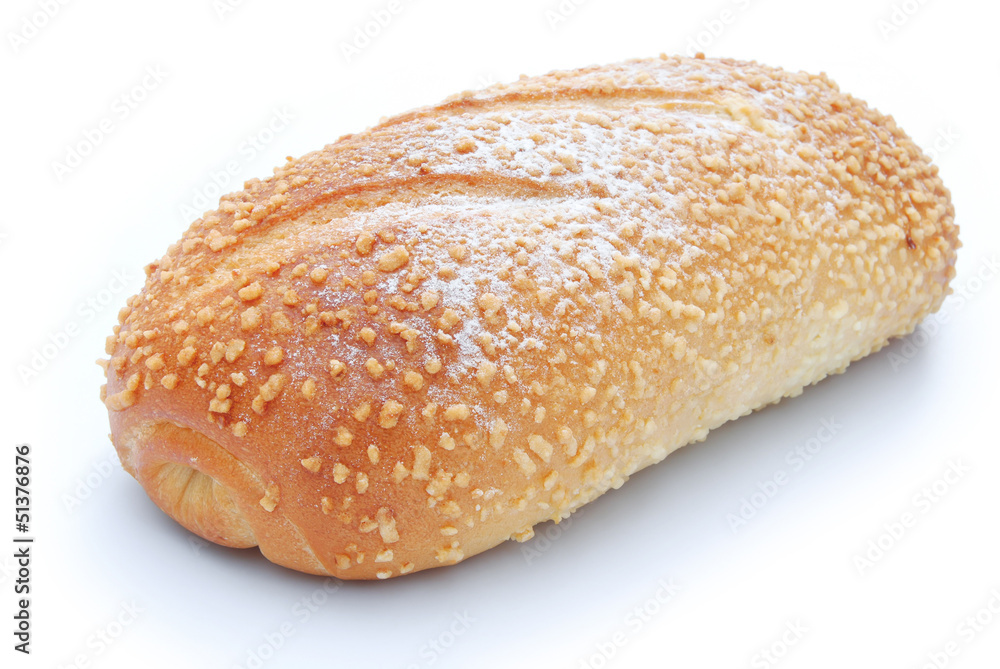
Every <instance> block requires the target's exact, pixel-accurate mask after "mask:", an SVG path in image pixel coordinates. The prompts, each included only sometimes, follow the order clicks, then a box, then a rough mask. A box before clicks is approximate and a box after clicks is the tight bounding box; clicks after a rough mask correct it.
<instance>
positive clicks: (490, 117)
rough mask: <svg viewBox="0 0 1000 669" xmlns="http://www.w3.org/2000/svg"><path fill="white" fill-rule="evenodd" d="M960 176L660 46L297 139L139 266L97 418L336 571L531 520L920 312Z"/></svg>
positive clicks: (253, 541) (223, 529)
mask: <svg viewBox="0 0 1000 669" xmlns="http://www.w3.org/2000/svg"><path fill="white" fill-rule="evenodd" d="M957 246H958V241H957V228H956V226H955V225H954V224H953V210H952V207H951V204H950V200H949V195H948V192H947V190H946V189H945V188H944V186H943V185H942V183H941V181H940V179H939V178H938V175H937V169H936V168H935V167H934V166H932V165H931V164H930V162H929V160H928V159H927V157H926V156H925V155H924V154H922V153H921V152H920V151H919V149H918V148H917V147H916V146H915V145H914V144H913V143H912V142H911V141H910V140H909V138H907V137H906V135H904V134H903V133H902V131H901V130H899V128H897V127H896V125H895V123H894V122H893V120H892V119H891V118H888V117H885V116H882V115H881V114H879V113H878V112H876V111H874V110H872V109H870V108H869V107H867V106H866V105H865V104H864V103H863V102H860V101H858V100H855V99H853V98H851V97H850V96H847V95H844V94H842V93H840V92H839V91H838V90H837V88H836V86H835V85H834V84H832V83H831V82H830V81H829V80H828V79H826V78H825V77H824V76H822V75H821V76H815V75H808V74H804V73H799V74H792V73H788V72H784V71H781V70H778V69H774V68H769V67H765V66H761V65H758V64H755V63H742V62H735V61H728V60H704V59H685V58H661V59H659V60H637V61H630V62H626V63H622V64H618V65H612V66H607V67H593V68H587V69H583V70H578V71H574V72H556V73H552V74H549V75H546V76H542V77H536V78H531V79H523V80H521V81H519V82H517V83H515V84H511V85H500V86H494V87H492V88H490V89H487V90H485V91H481V92H478V93H470V94H463V95H461V96H458V97H456V98H453V99H450V100H448V101H446V102H444V103H442V104H441V105H438V106H435V107H429V108H425V109H420V110H416V111H413V112H409V113H407V114H403V115H401V116H397V117H395V118H393V119H390V120H388V121H386V122H384V123H382V124H380V125H378V126H376V127H374V128H371V129H370V130H367V131H365V132H363V133H360V134H358V135H353V136H347V137H344V138H341V139H340V140H339V141H338V142H337V143H335V144H332V145H329V146H327V147H325V148H324V149H323V150H321V151H317V152H314V153H310V154H308V155H306V156H303V157H302V158H300V159H298V160H292V161H289V162H288V163H287V164H286V165H285V166H283V167H281V168H278V169H276V170H275V174H274V176H273V177H272V178H270V179H267V180H265V181H258V180H252V181H250V182H247V184H246V189H245V190H244V191H242V192H239V193H234V194H231V195H228V196H225V197H224V198H222V201H221V203H220V207H219V209H218V210H216V211H213V212H209V213H208V214H206V215H205V216H204V217H203V218H201V219H199V220H197V221H195V223H194V224H193V225H192V226H191V228H190V229H189V230H188V231H187V232H186V233H185V235H184V237H183V238H182V240H181V241H180V242H179V243H178V244H176V245H174V246H172V247H171V248H170V250H169V251H168V253H167V254H166V255H165V256H163V258H161V259H160V260H159V261H158V262H155V263H152V264H151V265H150V266H149V267H148V276H149V278H148V280H147V283H146V286H145V288H144V289H143V291H142V293H140V294H139V295H137V296H135V297H133V298H131V299H130V300H129V302H128V307H126V308H125V309H123V311H122V313H121V315H120V316H121V317H120V321H121V325H120V327H118V328H116V331H115V335H114V336H112V337H110V338H109V341H108V353H109V355H110V356H111V360H110V362H109V364H108V365H107V370H108V384H107V389H106V391H103V392H104V397H105V398H106V404H107V405H108V407H109V409H110V415H111V425H112V432H113V439H114V442H115V446H116V448H117V449H118V452H119V455H120V456H121V459H122V463H123V465H124V466H125V468H126V469H127V470H128V471H129V472H130V473H131V474H132V475H133V476H136V478H137V479H138V480H139V481H140V482H141V483H142V484H143V485H144V486H145V487H146V489H147V491H149V493H150V496H151V497H152V498H153V499H154V501H156V503H157V504H159V505H160V506H161V508H163V509H164V510H165V511H167V512H168V513H169V514H171V515H172V516H173V517H174V518H176V519H177V520H178V521H179V522H181V523H182V524H183V525H184V526H185V527H188V528H189V529H191V530H192V531H194V532H197V533H199V534H201V535H202V536H204V537H206V538H207V539H210V540H212V541H216V542H219V543H222V544H226V545H231V546H252V545H260V547H261V550H262V551H263V552H264V554H265V555H266V556H267V557H268V558H269V559H271V560H273V561H275V562H277V563H280V564H284V565H287V566H290V567H292V568H295V569H300V570H303V571H308V572H313V573H320V574H327V573H328V574H333V575H336V576H338V577H340V578H376V577H377V578H387V577H391V576H396V575H399V574H404V573H409V572H410V571H417V570H420V569H426V568H429V567H434V566H439V565H446V564H452V563H454V562H457V561H459V560H461V559H463V557H469V556H471V555H474V554H476V553H478V552H480V551H482V550H485V549H487V548H489V547H491V546H493V545H496V544H497V543H499V542H501V541H503V540H505V539H507V538H510V537H515V538H519V539H524V538H527V537H528V536H530V534H531V527H532V526H533V525H534V524H536V523H538V522H541V521H543V520H546V519H555V520H559V519H560V518H564V517H566V516H567V515H568V514H569V513H570V512H571V511H572V510H574V509H575V508H577V507H579V506H580V505H581V504H584V503H586V502H587V501H590V500H591V499H593V498H595V497H597V496H598V495H600V494H601V493H603V492H604V491H606V490H607V489H608V488H610V487H617V486H619V485H621V483H622V482H624V481H625V480H626V478H627V477H628V476H629V474H631V473H632V472H634V471H636V470H638V469H640V468H642V467H645V466H647V465H648V464H651V463H653V462H657V461H659V460H661V459H662V458H664V457H665V456H666V455H667V454H668V453H670V452H671V451H673V450H675V449H676V448H678V447H680V446H683V445H684V444H686V443H689V442H691V441H695V440H700V439H703V438H704V437H705V435H706V434H707V432H708V430H709V429H711V428H713V427H716V426H718V425H720V424H721V423H723V422H725V421H727V420H731V419H733V418H736V417H738V416H740V415H742V414H744V413H746V412H748V411H751V410H753V409H754V408H757V407H760V406H763V405H765V404H768V403H771V402H774V401H777V400H778V399H780V398H782V397H785V396H789V395H794V394H797V393H799V392H800V391H801V389H802V388H803V387H804V386H806V385H808V384H811V383H814V382H816V381H818V380H819V379H821V378H823V377H824V376H826V375H827V374H830V373H833V372H838V371H841V370H843V369H844V367H846V366H847V364H848V363H850V362H851V361H852V360H854V359H857V358H859V357H861V356H864V355H866V354H868V353H869V352H871V351H873V350H876V349H878V348H880V347H881V346H883V345H884V344H885V342H886V341H887V339H888V338H890V337H893V336H897V335H901V334H904V333H907V332H909V331H910V330H912V329H913V327H914V326H915V325H916V323H917V322H918V321H919V320H920V319H921V318H922V317H923V316H925V315H926V314H928V313H930V312H931V311H933V310H935V309H937V307H938V306H939V305H940V303H941V301H942V299H943V298H944V296H945V294H946V291H947V283H948V281H949V280H950V278H951V277H952V276H953V274H954V270H953V265H954V260H955V250H956V248H957Z"/></svg>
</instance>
